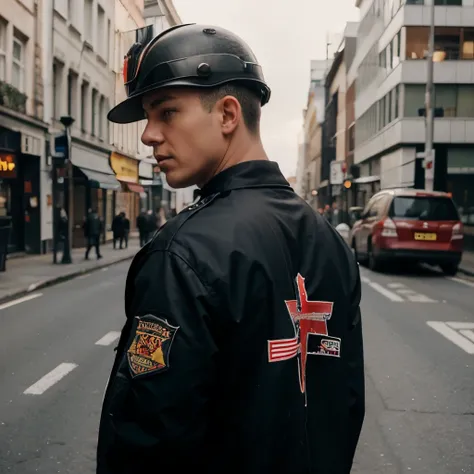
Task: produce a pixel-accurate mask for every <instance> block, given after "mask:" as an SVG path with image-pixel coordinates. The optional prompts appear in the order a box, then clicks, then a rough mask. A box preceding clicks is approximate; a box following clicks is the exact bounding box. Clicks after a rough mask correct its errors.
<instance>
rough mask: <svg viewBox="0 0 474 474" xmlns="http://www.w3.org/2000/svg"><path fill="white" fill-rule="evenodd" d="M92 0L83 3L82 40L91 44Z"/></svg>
mask: <svg viewBox="0 0 474 474" xmlns="http://www.w3.org/2000/svg"><path fill="white" fill-rule="evenodd" d="M92 2H93V0H85V3H84V39H85V40H86V41H87V42H88V43H89V44H91V45H92V44H93V37H92V31H93V30H92V26H93V19H94V18H93V14H92V13H93V7H92V5H93V3H92Z"/></svg>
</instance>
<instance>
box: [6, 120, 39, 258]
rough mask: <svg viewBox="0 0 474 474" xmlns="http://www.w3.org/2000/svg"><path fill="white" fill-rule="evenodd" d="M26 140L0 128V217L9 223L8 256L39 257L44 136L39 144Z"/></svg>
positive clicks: (23, 136)
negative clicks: (5, 218)
mask: <svg viewBox="0 0 474 474" xmlns="http://www.w3.org/2000/svg"><path fill="white" fill-rule="evenodd" d="M2 118H5V117H2ZM5 122H6V118H5V121H4V122H3V123H5ZM38 133H43V130H38ZM26 137H30V135H28V134H22V133H20V132H18V131H14V130H11V129H8V128H5V127H0V216H2V217H9V218H10V219H11V225H12V231H11V234H10V242H9V245H8V251H9V252H27V253H41V251H42V245H41V199H40V161H41V153H42V149H41V143H42V144H43V145H44V136H43V139H42V140H41V139H40V138H38V137H35V140H34V143H33V142H31V141H30V142H26V141H25V139H26ZM27 143H29V144H30V148H29V147H28V146H26V144H27ZM33 145H34V146H33ZM33 153H34V154H33Z"/></svg>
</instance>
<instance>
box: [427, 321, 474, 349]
mask: <svg viewBox="0 0 474 474" xmlns="http://www.w3.org/2000/svg"><path fill="white" fill-rule="evenodd" d="M426 324H427V325H428V326H430V327H431V328H433V329H434V330H435V331H437V332H439V333H440V334H441V335H443V336H444V337H445V338H446V339H448V340H449V341H451V342H452V343H454V344H456V345H457V346H458V347H460V348H461V349H462V350H463V351H465V352H467V353H468V354H474V343H473V342H471V341H470V340H469V339H467V338H466V337H464V336H463V335H461V334H459V332H457V331H455V330H454V329H452V328H451V327H449V326H448V324H449V325H451V326H452V324H453V323H451V322H450V323H444V322H442V321H427V322H426ZM456 324H461V323H456Z"/></svg>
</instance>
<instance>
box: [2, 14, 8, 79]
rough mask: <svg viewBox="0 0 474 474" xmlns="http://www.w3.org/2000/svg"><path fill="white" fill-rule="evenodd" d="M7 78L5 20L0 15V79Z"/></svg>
mask: <svg viewBox="0 0 474 474" xmlns="http://www.w3.org/2000/svg"><path fill="white" fill-rule="evenodd" d="M6 78H7V22H6V21H5V20H4V19H3V18H1V17H0V81H5V80H6Z"/></svg>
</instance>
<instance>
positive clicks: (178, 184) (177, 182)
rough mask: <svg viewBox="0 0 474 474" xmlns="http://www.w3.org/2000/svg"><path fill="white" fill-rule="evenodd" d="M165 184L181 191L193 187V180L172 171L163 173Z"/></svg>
mask: <svg viewBox="0 0 474 474" xmlns="http://www.w3.org/2000/svg"><path fill="white" fill-rule="evenodd" d="M165 176H166V182H167V183H168V185H169V186H170V187H171V188H173V189H183V188H187V187H189V186H193V184H194V183H193V181H194V180H193V179H192V178H191V177H189V176H180V175H179V173H175V172H173V171H168V172H165Z"/></svg>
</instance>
